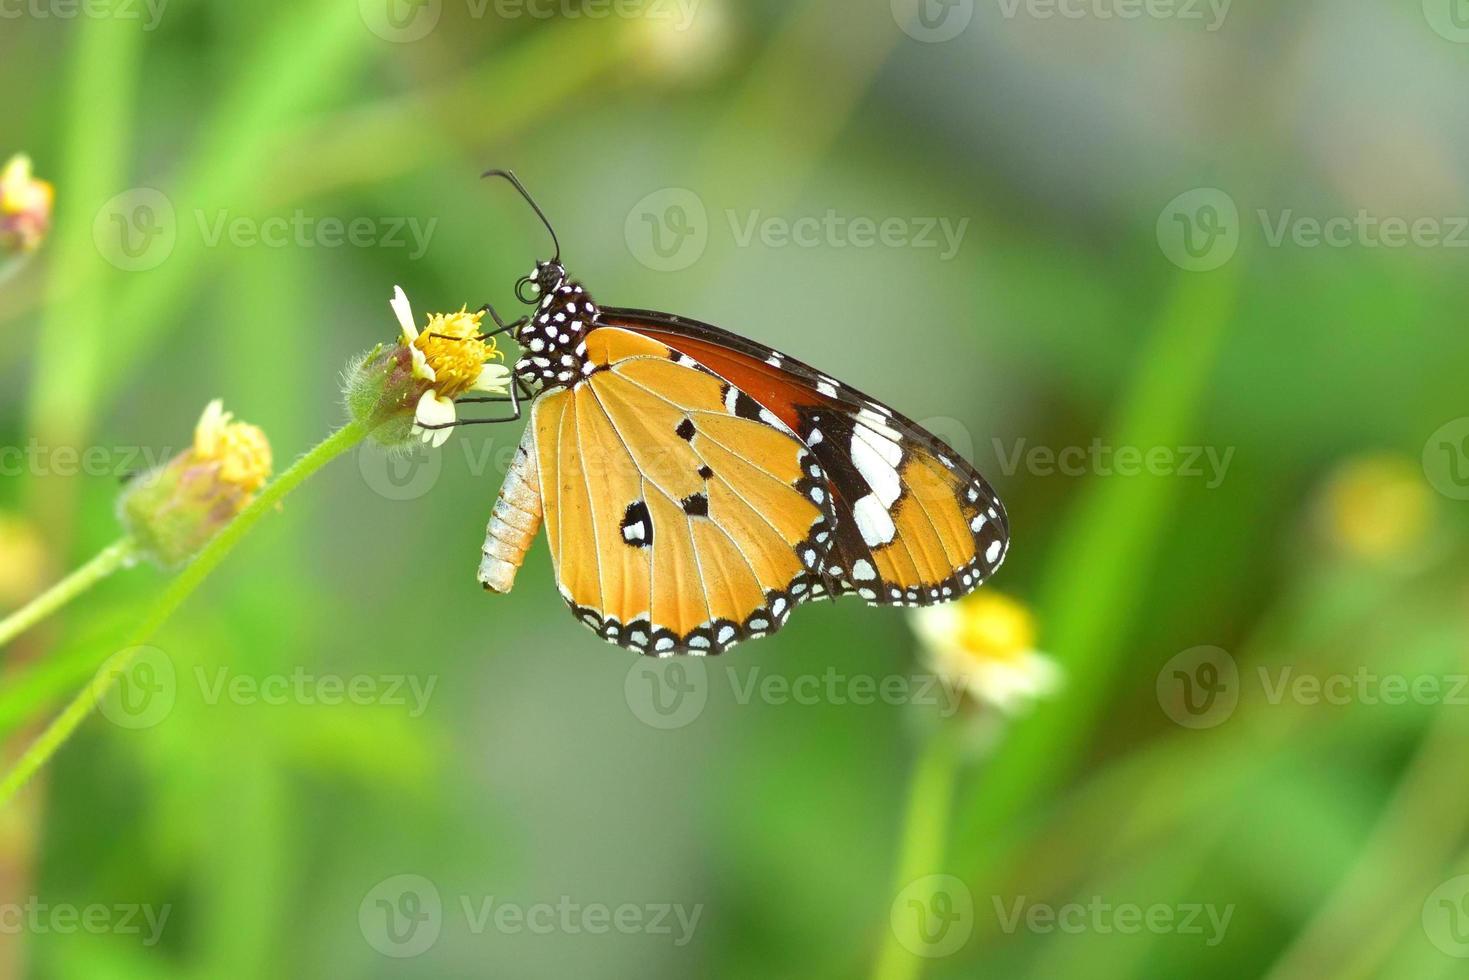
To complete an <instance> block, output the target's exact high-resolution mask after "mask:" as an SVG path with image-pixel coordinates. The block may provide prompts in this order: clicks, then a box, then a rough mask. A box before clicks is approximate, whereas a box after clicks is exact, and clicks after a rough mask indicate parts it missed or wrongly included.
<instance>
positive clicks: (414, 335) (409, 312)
mask: <svg viewBox="0 0 1469 980" xmlns="http://www.w3.org/2000/svg"><path fill="white" fill-rule="evenodd" d="M388 305H389V306H391V307H392V308H393V312H394V313H395V314H397V316H398V327H399V329H401V330H402V331H403V341H404V343H407V344H409V345H412V343H413V342H414V341H415V340H417V339H418V328H417V327H415V326H414V325H413V307H412V306H411V305H410V304H409V302H408V296H407V295H406V294H405V293H404V292H403V287H401V286H394V287H393V298H392V299H390V300H388Z"/></svg>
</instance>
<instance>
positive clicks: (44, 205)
mask: <svg viewBox="0 0 1469 980" xmlns="http://www.w3.org/2000/svg"><path fill="white" fill-rule="evenodd" d="M54 197H55V192H54V191H53V190H52V188H51V185H50V184H48V183H47V182H46V181H44V180H37V179H36V178H35V177H33V176H32V175H31V158H30V157H28V156H26V155H25V154H16V155H15V156H13V157H11V158H10V160H9V162H7V163H6V164H5V169H4V170H0V249H3V250H5V251H10V252H33V251H35V250H36V249H38V248H40V247H41V242H42V241H43V240H44V239H45V237H46V231H47V229H49V228H50V227H51V205H52V201H53V199H54Z"/></svg>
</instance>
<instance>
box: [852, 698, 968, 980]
mask: <svg viewBox="0 0 1469 980" xmlns="http://www.w3.org/2000/svg"><path fill="white" fill-rule="evenodd" d="M956 728H957V726H956V725H955V723H954V722H952V721H948V720H946V721H945V722H944V724H943V725H942V727H940V728H939V729H938V730H937V731H935V732H934V733H933V734H932V735H931V736H930V737H929V739H928V741H927V742H926V743H925V744H924V746H923V752H922V755H920V756H919V759H918V763H917V764H916V765H915V766H914V769H913V776H912V778H911V779H910V780H909V783H908V806H907V810H906V812H905V813H904V816H903V836H902V844H901V846H900V849H899V852H898V855H899V856H898V876H897V879H896V880H895V881H894V883H893V894H894V895H898V894H900V893H901V892H903V890H904V889H906V888H908V886H909V885H911V884H913V883H914V882H916V881H919V880H921V879H924V878H927V877H928V876H930V875H935V874H939V873H940V870H941V868H940V864H941V862H942V861H943V859H944V852H945V850H946V845H947V840H948V833H949V820H950V815H951V813H952V811H953V805H954V782H955V779H956V777H957V776H958V773H959V761H960V758H959V745H958V739H957V734H958V733H957V731H956ZM913 897H914V898H916V899H919V900H920V901H922V902H923V903H924V905H927V904H928V899H930V898H931V897H932V896H918V895H914V896H913ZM900 924H901V928H902V931H903V934H901V935H900V933H899V926H900ZM883 935H884V937H885V938H884V941H883V944H882V949H881V950H880V951H879V953H878V956H877V965H876V967H875V969H874V970H873V972H872V976H873V978H874V980H914V978H916V977H917V976H919V975H920V974H921V973H922V971H923V964H924V962H925V961H924V959H923V958H922V957H920V956H919V955H918V954H917V953H915V952H913V950H914V949H915V948H918V947H921V946H922V945H923V943H924V939H923V937H922V936H921V935H919V933H918V931H917V920H916V918H912V917H902V916H900V917H898V918H896V919H894V920H893V921H892V923H891V924H890V927H889V928H887V929H885V930H883Z"/></svg>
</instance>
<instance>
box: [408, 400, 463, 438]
mask: <svg viewBox="0 0 1469 980" xmlns="http://www.w3.org/2000/svg"><path fill="white" fill-rule="evenodd" d="M457 417H458V416H457V415H456V414H455V412H454V402H453V401H452V400H451V399H448V398H440V397H439V395H438V393H437V392H435V391H425V392H424V393H423V397H421V398H419V399H418V408H417V409H416V410H415V411H414V413H413V420H414V423H415V424H414V427H413V432H414V434H415V435H417V436H419V437H420V438H422V439H423V441H424V442H426V443H428V444H429V445H430V446H442V445H443V444H444V443H446V442H448V441H449V434H450V433H451V432H453V431H454V430H453V429H447V428H424V426H447V425H452V424H453V423H454V421H455V419H456V418H457Z"/></svg>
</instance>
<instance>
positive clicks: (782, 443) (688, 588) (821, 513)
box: [531, 327, 835, 656]
mask: <svg viewBox="0 0 1469 980" xmlns="http://www.w3.org/2000/svg"><path fill="white" fill-rule="evenodd" d="M586 347H587V352H586V360H587V363H588V368H587V371H586V374H585V375H584V377H582V378H581V379H580V380H579V382H578V383H577V384H575V385H573V386H571V387H569V388H564V389H558V390H554V391H548V392H546V393H545V394H543V395H541V396H540V397H539V398H537V399H536V401H535V403H534V406H533V409H532V419H531V426H532V428H533V431H534V439H535V447H536V457H537V462H538V464H539V466H538V468H539V472H540V481H541V496H542V504H543V507H544V512H545V524H546V533H547V540H548V541H549V542H550V547H551V557H552V561H553V564H554V566H555V569H556V577H557V581H558V584H559V586H560V589H561V594H562V596H563V597H564V598H565V599H566V601H567V603H568V604H569V605H570V606H571V608H572V612H573V613H574V614H575V615H576V616H577V618H579V619H580V620H582V621H583V622H584V623H585V624H586V625H587V626H588V627H590V628H592V629H594V630H596V631H597V633H598V634H599V635H601V636H602V637H604V638H605V639H607V640H610V641H612V642H614V643H618V644H619V645H621V646H625V647H629V648H631V649H634V650H637V651H639V652H641V653H648V654H654V655H657V656H671V655H673V654H676V653H693V654H714V653H721V652H723V651H724V650H726V649H728V648H729V647H730V646H732V645H733V644H735V643H737V642H739V641H740V640H743V639H746V638H751V637H756V636H764V635H767V634H769V633H773V632H775V631H776V630H777V629H779V628H780V627H781V626H782V625H784V623H785V622H786V619H787V617H789V615H790V612H791V609H792V608H793V607H794V606H795V605H796V604H797V603H799V602H802V601H805V600H807V599H809V598H812V597H813V595H815V594H818V593H820V592H821V591H822V589H821V585H822V578H821V574H820V569H821V568H822V566H823V562H824V559H825V557H826V556H827V554H828V553H829V550H830V547H831V540H832V534H833V532H834V523H835V519H834V513H833V510H832V503H831V501H830V499H829V495H828V492H827V483H826V481H825V479H824V474H823V473H822V471H821V468H820V466H819V464H818V462H817V460H816V458H815V456H814V454H813V453H811V452H810V451H809V450H808V449H807V447H806V446H805V445H804V444H803V443H802V442H801V440H800V439H799V438H797V437H796V436H795V434H794V433H793V432H792V431H791V430H790V428H789V427H788V426H786V425H785V424H784V423H783V422H782V421H781V420H780V419H779V418H777V417H776V416H774V415H772V414H771V413H770V412H762V411H761V410H760V409H759V407H758V405H756V404H755V403H754V402H753V401H752V400H751V399H750V398H749V397H748V396H746V395H745V394H744V393H743V392H742V391H740V390H739V389H738V388H736V387H734V386H732V385H731V384H729V383H728V382H727V381H725V380H723V379H721V378H719V377H716V376H715V375H714V374H712V373H711V372H709V371H707V370H703V369H702V368H701V367H700V366H699V365H697V364H694V363H693V362H691V361H689V360H688V358H685V357H682V356H680V355H679V353H678V352H677V351H675V350H673V349H672V348H670V347H669V346H667V345H665V344H662V343H659V342H658V341H656V340H653V339H650V338H647V337H641V336H638V335H637V334H634V333H630V332H628V331H625V330H619V329H614V328H606V327H599V328H597V329H594V330H592V331H591V332H590V333H588V334H587V336H586Z"/></svg>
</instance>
